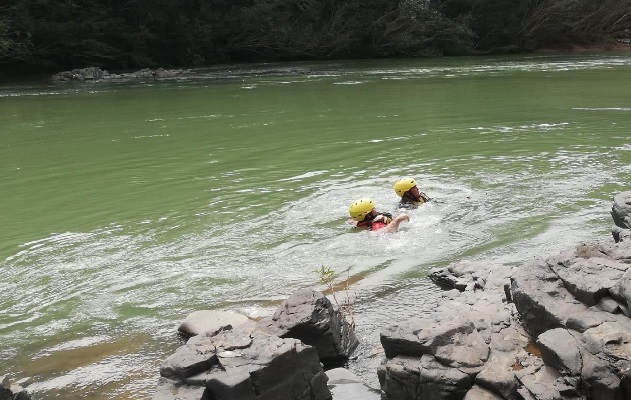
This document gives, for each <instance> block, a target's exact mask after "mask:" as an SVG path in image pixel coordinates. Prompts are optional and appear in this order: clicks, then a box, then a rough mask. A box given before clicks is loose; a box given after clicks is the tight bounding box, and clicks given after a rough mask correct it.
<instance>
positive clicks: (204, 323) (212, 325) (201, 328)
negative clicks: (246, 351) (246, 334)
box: [178, 310, 250, 336]
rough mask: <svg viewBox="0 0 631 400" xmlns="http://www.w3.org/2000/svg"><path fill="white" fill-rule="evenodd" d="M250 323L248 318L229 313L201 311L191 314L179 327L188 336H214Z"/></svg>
mask: <svg viewBox="0 0 631 400" xmlns="http://www.w3.org/2000/svg"><path fill="white" fill-rule="evenodd" d="M249 321H250V319H249V318H248V317H246V316H245V315H241V314H236V313H233V312H228V311H217V310H199V311H194V312H192V313H190V314H189V315H188V316H187V317H186V318H185V319H184V321H182V323H181V324H180V326H179V327H178V331H180V332H182V333H183V334H185V335H187V336H196V335H206V336H212V335H214V334H216V333H217V332H219V331H221V330H225V329H232V328H235V327H237V326H239V325H243V324H246V323H248V322H249Z"/></svg>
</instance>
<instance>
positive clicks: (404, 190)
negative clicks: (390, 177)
mask: <svg viewBox="0 0 631 400" xmlns="http://www.w3.org/2000/svg"><path fill="white" fill-rule="evenodd" d="M394 191H395V192H397V194H398V195H399V197H400V198H401V201H399V208H416V207H417V206H420V205H421V204H425V203H427V202H428V201H430V200H431V199H430V198H429V196H427V195H426V194H425V193H423V192H421V191H420V190H419V189H418V187H417V186H416V180H414V179H412V178H402V179H399V180H398V181H396V183H395V184H394Z"/></svg>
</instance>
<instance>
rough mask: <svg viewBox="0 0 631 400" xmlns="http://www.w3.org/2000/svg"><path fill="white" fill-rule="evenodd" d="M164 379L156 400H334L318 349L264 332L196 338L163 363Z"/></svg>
mask: <svg viewBox="0 0 631 400" xmlns="http://www.w3.org/2000/svg"><path fill="white" fill-rule="evenodd" d="M160 375H161V376H162V377H163V378H165V379H162V380H161V385H160V386H159V387H158V391H157V392H156V395H155V396H154V399H176V398H179V397H177V396H176V395H175V394H174V393H177V394H178V396H179V394H180V393H182V396H185V397H183V398H184V399H186V400H188V399H191V400H193V399H206V398H208V399H213V400H242V399H243V400H246V399H247V400H330V399H331V393H330V391H329V389H328V388H327V377H326V375H325V373H324V371H323V370H322V366H321V364H320V362H319V360H318V355H317V352H316V350H315V348H313V347H311V346H307V345H304V344H302V343H301V342H300V341H298V340H296V339H290V338H285V339H282V338H279V337H277V336H273V335H269V334H266V333H263V332H253V333H250V332H249V331H245V330H238V329H237V330H234V331H221V332H219V333H218V334H217V335H215V336H200V335H198V336H193V337H192V338H190V339H189V340H188V342H187V343H186V345H184V346H181V347H180V348H178V349H177V350H176V352H175V353H174V354H173V355H171V356H170V357H168V358H167V359H166V360H165V361H164V362H163V363H162V366H161V368H160ZM200 388H203V390H201V389H200ZM169 396H170V397H169ZM197 396H200V397H197Z"/></svg>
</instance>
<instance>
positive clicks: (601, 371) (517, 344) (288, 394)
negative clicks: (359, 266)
mask: <svg viewBox="0 0 631 400" xmlns="http://www.w3.org/2000/svg"><path fill="white" fill-rule="evenodd" d="M611 215H612V218H613V221H614V225H613V227H612V229H611V232H612V236H613V239H614V240H610V241H609V242H604V243H594V244H583V245H580V246H578V247H577V248H575V249H570V250H566V251H563V252H561V253H559V254H556V255H551V256H547V257H541V258H535V259H532V260H529V261H528V262H525V263H523V264H520V265H517V264H516V265H502V264H485V263H474V262H466V261H462V262H459V263H456V264H452V265H449V266H447V267H445V268H436V269H432V270H431V271H430V273H429V276H430V278H431V279H432V280H433V281H434V282H435V283H436V284H437V285H439V286H440V287H441V288H443V289H444V292H443V295H442V296H443V299H442V301H441V302H439V303H438V304H437V305H436V306H435V307H434V308H433V310H432V311H431V312H430V313H428V314H423V315H420V316H418V317H417V318H413V319H411V320H406V321H392V324H391V325H389V326H386V327H383V328H382V330H381V344H382V346H383V350H384V360H383V362H382V364H381V365H380V366H379V368H378V370H377V371H375V373H376V374H377V375H378V378H379V383H380V385H381V387H380V388H370V387H368V386H367V385H366V384H364V383H363V382H362V381H361V380H360V379H359V378H357V377H356V376H354V375H353V374H352V373H351V372H349V371H348V370H345V369H343V368H336V367H339V365H340V363H344V361H346V360H348V359H349V357H351V356H352V354H353V351H354V350H355V349H356V347H357V346H358V341H357V338H356V337H355V334H354V331H353V328H352V325H350V324H349V323H348V322H347V321H346V320H345V319H344V318H343V316H342V314H341V313H340V312H339V310H338V307H337V306H336V305H335V304H333V303H331V301H330V300H329V298H327V296H325V295H324V294H322V293H320V292H317V291H314V290H312V289H301V290H299V291H297V292H295V293H294V294H293V295H292V296H291V297H290V298H288V299H287V300H286V301H284V302H283V303H282V304H281V305H280V306H279V307H278V308H277V310H276V312H275V313H274V314H273V315H271V316H269V317H265V318H262V319H259V320H254V319H250V318H248V317H245V316H243V315H240V314H237V313H231V312H226V311H208V310H200V311H196V312H194V313H192V314H190V315H189V316H188V317H187V318H186V319H185V320H184V321H183V322H182V323H181V325H180V327H179V331H180V332H181V333H182V335H185V336H186V337H188V340H187V342H186V344H185V345H183V346H181V347H179V348H178V349H177V350H176V352H175V353H174V354H172V355H171V356H169V357H168V358H167V359H166V360H164V362H163V363H162V365H161V367H160V378H159V382H158V385H157V389H156V392H155V394H154V396H153V399H154V400H331V399H333V400H360V399H361V400H379V399H380V400H457V399H458V400H459V399H465V400H578V399H594V400H610V399H613V400H631V191H629V192H624V193H620V194H619V195H617V196H615V197H614V203H613V207H612V211H611ZM20 384H21V382H17V383H15V382H13V381H11V380H10V379H8V377H3V378H2V384H1V385H0V400H5V399H6V400H9V399H11V400H16V399H29V398H30V396H29V395H28V393H27V392H26V390H24V389H23V388H22V386H20Z"/></svg>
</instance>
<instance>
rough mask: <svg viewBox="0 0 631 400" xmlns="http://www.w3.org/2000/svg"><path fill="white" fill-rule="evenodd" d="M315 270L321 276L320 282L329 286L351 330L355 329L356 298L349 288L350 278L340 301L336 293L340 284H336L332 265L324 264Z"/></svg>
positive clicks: (346, 282)
mask: <svg viewBox="0 0 631 400" xmlns="http://www.w3.org/2000/svg"><path fill="white" fill-rule="evenodd" d="M313 272H315V273H316V274H318V276H319V278H320V283H321V284H323V285H325V286H327V287H328V288H329V292H330V293H331V295H332V296H333V301H335V304H336V305H337V308H338V310H339V311H340V314H341V315H342V318H343V319H345V320H346V321H347V322H348V325H349V328H350V329H351V330H355V317H354V315H353V311H354V308H353V304H354V300H353V299H352V298H351V296H350V292H349V288H348V282H349V279H347V280H346V281H345V282H344V283H345V285H344V292H345V295H344V298H343V299H342V301H341V302H340V301H338V299H337V294H336V292H337V289H336V286H339V285H336V284H335V271H334V270H332V269H331V268H330V267H327V266H324V265H323V266H321V267H320V268H318V269H315V270H314V271H313Z"/></svg>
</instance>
